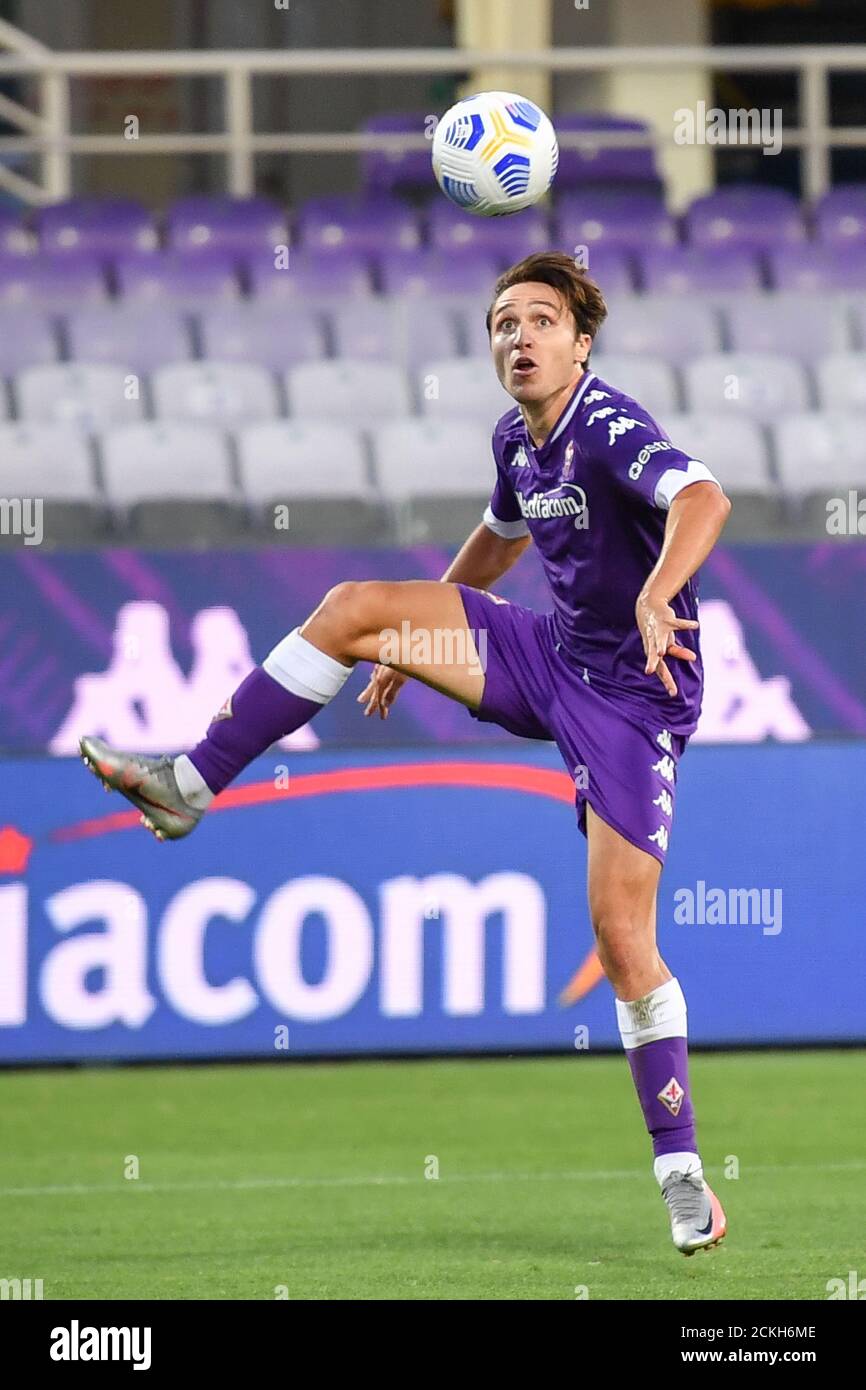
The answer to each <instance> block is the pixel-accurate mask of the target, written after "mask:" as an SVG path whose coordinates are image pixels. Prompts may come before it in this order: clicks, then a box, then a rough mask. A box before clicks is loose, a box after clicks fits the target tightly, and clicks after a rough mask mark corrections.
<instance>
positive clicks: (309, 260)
mask: <svg viewBox="0 0 866 1390" xmlns="http://www.w3.org/2000/svg"><path fill="white" fill-rule="evenodd" d="M241 264H242V267H243V276H244V281H245V283H246V285H247V286H248V289H249V293H250V295H251V296H252V297H253V299H264V300H267V302H268V303H272V302H273V301H274V300H290V301H292V302H293V303H300V304H302V305H303V306H304V307H309V305H310V304H311V303H313V302H315V301H318V300H325V301H328V300H342V299H347V298H349V297H353V298H362V297H363V298H366V297H367V296H369V295H371V294H372V292H373V280H372V276H371V274H370V267H369V265H368V262H367V260H366V259H365V258H364V257H363V256H361V255H360V254H358V253H357V252H355V251H332V252H328V253H322V252H307V251H294V250H292V251H291V252H290V253H289V255H288V257H287V258H283V257H281V258H279V259H277V258H275V257H274V255H273V254H272V253H271V252H265V253H264V254H261V253H258V254H256V255H253V256H246V257H244V258H243V260H242V262H241Z"/></svg>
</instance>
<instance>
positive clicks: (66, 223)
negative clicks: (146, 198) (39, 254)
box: [34, 198, 159, 256]
mask: <svg viewBox="0 0 866 1390" xmlns="http://www.w3.org/2000/svg"><path fill="white" fill-rule="evenodd" d="M34 223H35V226H36V229H37V231H38V234H39V246H40V248H41V250H42V251H43V252H49V253H51V252H61V253H62V252H68V251H87V252H90V253H92V254H93V255H98V256H113V255H118V254H120V253H121V252H124V251H153V250H155V248H156V247H157V246H158V244H159V237H158V234H157V230H156V225H155V223H154V220H153V217H152V216H151V214H150V213H149V212H148V211H147V209H146V208H145V207H144V205H143V204H142V203H139V202H136V201H135V200H134V199H132V198H68V199H66V200H65V201H64V202H60V203H52V204H50V206H48V207H44V208H39V209H38V211H37V212H36V213H35V214H34Z"/></svg>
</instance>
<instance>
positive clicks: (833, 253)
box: [766, 241, 866, 294]
mask: <svg viewBox="0 0 866 1390" xmlns="http://www.w3.org/2000/svg"><path fill="white" fill-rule="evenodd" d="M766 261H767V265H768V268H769V274H770V283H771V285H772V286H773V288H774V289H777V290H790V291H796V292H797V293H806V294H814V293H816V292H818V291H833V290H864V289H866V241H864V242H851V243H847V242H837V243H835V244H834V245H832V246H831V245H823V246H822V245H820V244H819V243H816V242H809V243H808V244H807V245H806V246H799V245H791V246H778V247H774V248H771V249H768V250H767V252H766Z"/></svg>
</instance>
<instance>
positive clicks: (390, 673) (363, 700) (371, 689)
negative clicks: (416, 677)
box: [357, 665, 409, 719]
mask: <svg viewBox="0 0 866 1390" xmlns="http://www.w3.org/2000/svg"><path fill="white" fill-rule="evenodd" d="M408 679H409V677H408V676H404V675H403V673H402V671H395V670H394V669H393V667H391V666H379V665H377V666H374V667H373V674H372V675H371V677H370V681H369V684H368V685H367V688H366V689H365V690H362V691H361V693H360V695H359V696H358V701H357V702H358V704H359V705H363V704H366V709H365V710H364V718H365V719H366V718H367V716H368V715H370V714H376V713H378V715H379V718H380V719H387V718H388V711H389V709H390V708H391V706H392V705H393V703H394V701H395V700H396V698H397V695H398V693H399V691H400V688H401V686H403V685H405V683H406V681H407V680H408Z"/></svg>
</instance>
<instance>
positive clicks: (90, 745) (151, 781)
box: [78, 734, 204, 840]
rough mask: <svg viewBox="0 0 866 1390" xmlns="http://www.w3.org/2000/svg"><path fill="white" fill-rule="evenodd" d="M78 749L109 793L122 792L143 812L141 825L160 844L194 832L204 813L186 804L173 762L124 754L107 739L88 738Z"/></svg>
mask: <svg viewBox="0 0 866 1390" xmlns="http://www.w3.org/2000/svg"><path fill="white" fill-rule="evenodd" d="M78 746H79V748H80V749H81V756H82V758H83V760H84V765H85V767H89V768H90V771H91V772H92V773H93V775H94V776H95V777H98V778H99V780H100V782H101V783H102V785H103V787H105V790H106V791H113V792H120V794H121V795H122V796H125V797H126V799H127V801H131V802H132V804H133V806H135V807H136V809H137V810H139V811H141V813H142V815H141V823H142V825H143V826H146V828H147V829H148V830H150V831H152V833H153V834H154V835H155V836H156V838H157V839H158V840H182V839H183V837H184V835H188V834H189V833H190V831H191V830H195V828H196V826H197V825H198V823H199V821H200V820H201V818H202V816H203V815H204V812H203V811H197V810H196V809H195V807H194V806H190V804H189V802H188V801H184V799H183V797H182V796H181V794H180V791H179V790H178V785H177V780H176V779H175V775H174V758H172V757H169V756H163V757H161V758H148V757H145V756H144V754H143V753H121V752H120V751H119V749H117V748H110V747H109V746H108V744H107V743H106V742H105V740H104V739H101V738H93V737H92V736H91V735H89V734H85V736H84V738H82V739H79V742H78Z"/></svg>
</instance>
